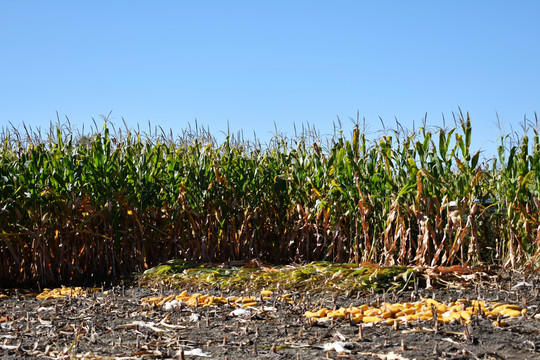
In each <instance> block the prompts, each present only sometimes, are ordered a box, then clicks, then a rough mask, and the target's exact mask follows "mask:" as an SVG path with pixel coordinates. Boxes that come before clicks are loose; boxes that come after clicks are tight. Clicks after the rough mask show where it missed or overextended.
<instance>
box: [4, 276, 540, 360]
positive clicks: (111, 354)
mask: <svg viewBox="0 0 540 360" xmlns="http://www.w3.org/2000/svg"><path fill="white" fill-rule="evenodd" d="M499 279H500V281H499V282H498V283H497V284H483V285H482V286H475V287H468V288H465V289H460V290H459V289H456V290H452V289H442V288H439V289H417V291H414V290H408V291H403V292H401V293H395V292H394V293H386V294H373V293H369V292H366V293H358V294H355V295H353V296H337V297H334V296H332V295H330V294H327V295H324V294H323V295H313V296H306V294H302V293H295V294H293V295H294V297H295V298H296V299H297V300H298V304H297V305H291V304H289V303H286V302H282V301H277V300H275V298H274V299H273V300H266V301H265V302H264V306H266V309H263V306H261V307H260V308H258V307H256V308H252V309H251V310H250V311H249V313H248V314H244V315H241V316H235V315H233V314H232V311H233V310H234V309H235V308H233V307H230V306H228V305H225V306H220V307H208V308H189V307H182V308H177V309H174V310H169V311H167V310H165V309H164V308H160V307H150V306H145V305H144V304H142V302H141V298H142V297H145V296H150V295H155V294H162V295H167V294H173V293H175V294H178V293H179V290H165V289H151V288H144V287H139V286H137V285H136V284H135V283H132V284H131V285H124V286H123V285H115V286H112V287H109V288H108V289H104V290H108V292H107V294H105V293H104V292H102V291H99V292H96V293H94V294H93V295H91V296H88V297H67V298H64V299H53V300H38V299H36V298H35V295H32V294H31V293H30V292H29V291H28V290H2V291H1V293H2V294H3V295H4V296H3V297H2V298H1V299H0V356H1V358H2V359H24V358H36V357H40V358H49V359H59V358H64V359H78V358H81V359H119V358H120V359H122V358H123V359H154V358H157V359H162V358H163V359H204V358H206V357H203V356H201V355H207V356H208V358H212V359H327V358H332V359H338V358H339V359H540V319H539V317H538V316H535V315H537V314H538V312H539V309H540V308H539V305H540V300H539V299H538V290H539V286H540V282H539V281H538V278H536V279H532V278H528V279H527V280H526V283H524V282H523V281H518V280H520V279H517V278H512V276H511V274H505V275H502V276H501V277H500V278H499ZM193 290H194V291H196V290H198V289H193ZM211 292H213V293H214V294H218V291H217V290H213V291H211ZM225 295H228V294H225ZM231 295H232V293H231ZM250 295H251V294H250ZM423 297H431V298H435V299H437V300H439V301H442V302H451V301H453V300H457V299H460V298H469V299H481V300H484V301H501V302H506V303H512V304H518V305H520V306H524V307H527V309H528V312H527V314H526V315H525V316H523V317H521V316H520V317H518V318H516V319H513V320H509V321H508V326H506V327H495V326H493V320H489V319H485V318H482V317H478V318H476V319H474V320H473V322H472V323H471V324H470V325H468V326H465V325H462V324H455V325H443V324H435V323H433V322H419V323H410V324H408V325H407V326H401V327H399V328H398V329H395V328H394V327H393V326H384V325H374V326H366V325H364V326H363V327H362V334H361V335H362V336H360V334H359V333H360V328H359V326H358V325H354V324H351V323H350V322H349V321H347V320H339V321H335V322H333V323H332V322H325V323H317V322H312V321H309V319H307V318H306V317H305V316H304V312H305V311H306V310H309V309H310V308H311V307H315V306H319V307H320V306H321V305H322V306H327V307H333V306H337V307H340V306H349V305H350V304H351V303H352V304H353V306H356V305H360V304H365V303H370V304H372V303H374V302H376V301H388V302H398V301H399V302H406V301H411V300H414V299H421V298H423ZM377 298H378V299H377ZM332 344H333V346H332ZM336 350H337V351H336Z"/></svg>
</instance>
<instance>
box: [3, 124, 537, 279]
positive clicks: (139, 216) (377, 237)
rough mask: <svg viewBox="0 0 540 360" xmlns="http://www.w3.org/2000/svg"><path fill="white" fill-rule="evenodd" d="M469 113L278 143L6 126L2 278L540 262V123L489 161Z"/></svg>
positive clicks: (505, 140) (503, 144)
mask: <svg viewBox="0 0 540 360" xmlns="http://www.w3.org/2000/svg"><path fill="white" fill-rule="evenodd" d="M455 120H456V127H455V128H453V129H438V130H436V131H430V130H429V129H427V128H426V127H423V128H421V129H420V130H419V131H417V132H414V133H408V134H405V133H404V132H399V131H386V132H385V133H384V135H382V136H381V137H379V138H378V139H376V140H369V139H368V137H367V135H366V134H365V133H362V132H361V131H360V130H359V127H358V126H356V128H355V129H354V130H353V132H352V134H351V136H350V139H349V138H347V137H346V136H345V135H343V134H342V133H341V132H338V133H337V135H336V136H335V137H334V138H332V139H330V140H328V141H327V144H326V145H323V144H321V142H320V141H319V140H320V139H317V138H316V137H315V136H312V137H309V136H303V135H301V136H298V137H297V138H296V139H293V140H288V139H286V138H284V137H283V136H279V135H276V137H275V138H274V139H272V141H271V142H270V143H269V144H268V145H267V146H264V147H263V146H261V145H257V142H244V141H241V139H239V138H238V137H237V138H235V137H234V136H232V137H227V139H226V140H225V141H224V142H223V143H222V144H220V145H217V144H216V141H215V140H214V139H213V138H212V137H211V136H209V134H208V133H205V132H204V131H203V132H200V131H199V129H196V130H195V131H193V130H192V131H191V132H184V134H182V135H181V136H180V137H179V138H177V139H174V138H173V136H172V135H171V136H166V135H165V134H164V133H163V132H162V133H157V132H155V133H154V134H152V133H151V132H150V133H149V134H145V133H141V132H140V130H138V131H132V130H126V131H124V132H122V131H121V130H114V125H111V124H110V123H108V122H107V121H105V125H104V127H103V129H102V130H101V131H97V126H96V130H95V131H94V133H93V134H92V135H91V136H82V135H79V136H77V137H75V136H74V135H73V133H72V132H71V131H70V130H69V127H68V126H57V127H56V128H54V127H52V126H51V131H50V134H49V135H48V137H47V139H46V140H42V138H41V136H38V135H39V134H34V133H31V132H30V131H27V132H26V135H23V134H22V133H20V132H19V131H18V130H16V129H10V130H8V129H4V130H3V133H2V142H1V147H0V152H1V158H0V285H2V286H18V285H24V284H26V285H28V284H30V285H36V284H40V285H50V284H58V283H63V284H67V283H71V282H93V283H95V282H97V281H101V280H103V279H105V278H108V277H114V276H120V275H126V274H130V273H132V272H134V271H142V270H144V269H147V268H148V267H150V266H154V265H156V264H158V263H160V262H163V261H165V260H169V259H172V258H181V259H186V260H190V261H198V262H226V261H234V260H244V259H252V258H258V259H261V260H264V261H267V262H270V263H274V264H283V263H290V262H311V261H316V260H327V261H334V262H352V263H357V264H358V263H361V262H372V263H378V264H381V265H394V264H399V265H412V264H414V265H426V266H435V265H454V264H466V265H474V264H478V263H488V264H497V265H503V266H507V267H513V268H519V267H521V268H523V267H525V266H528V267H532V266H535V265H537V264H538V261H539V257H540V252H539V245H540V231H539V229H540V216H539V215H540V214H539V208H540V201H539V199H538V198H539V194H538V192H539V188H540V187H539V183H540V142H539V136H538V133H537V130H535V129H533V131H534V136H533V139H532V142H531V143H530V142H529V138H528V136H526V135H523V136H522V137H521V138H520V139H518V141H517V142H516V141H511V140H512V139H511V138H510V137H509V136H502V137H500V138H499V140H500V146H499V147H498V157H497V158H493V159H491V160H488V161H484V162H481V161H480V152H476V153H472V152H471V150H470V147H471V136H472V135H471V132H472V127H471V121H470V119H469V117H468V115H467V116H463V115H462V114H460V115H458V116H457V117H456V119H455ZM111 129H113V130H114V134H111V132H110V130H111ZM55 130H56V131H55ZM389 134H392V135H393V136H390V135H389ZM304 135H305V134H304ZM309 144H312V145H309Z"/></svg>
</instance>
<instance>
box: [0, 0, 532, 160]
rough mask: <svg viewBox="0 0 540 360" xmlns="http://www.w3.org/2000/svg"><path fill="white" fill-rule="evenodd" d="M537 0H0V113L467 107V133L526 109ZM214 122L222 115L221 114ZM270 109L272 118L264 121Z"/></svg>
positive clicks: (243, 121) (479, 144) (373, 119)
mask: <svg viewBox="0 0 540 360" xmlns="http://www.w3.org/2000/svg"><path fill="white" fill-rule="evenodd" d="M538 14H540V2H539V1H534V0H531V1H525V0H516V1H496V0H489V1H459V0H457V1H444V2H443V1H397V0H396V1H360V0H357V1H316V0H310V1H301V0H298V1H280V0H274V1H204V0H198V1H139V0H131V1H122V0H117V1H25V0H21V1H8V0H0V44H1V49H2V52H1V54H2V56H1V57H0V72H1V73H0V75H1V78H2V80H1V82H0V86H1V87H0V108H1V113H0V125H1V126H2V127H4V126H8V124H9V123H12V124H13V125H15V126H16V127H20V126H21V125H22V124H23V123H24V124H26V125H27V126H32V127H42V128H48V124H49V122H50V121H56V112H57V111H58V113H59V114H60V116H62V117H64V116H68V117H69V118H70V120H71V123H72V124H73V125H74V126H76V127H79V128H80V127H82V125H83V124H85V127H86V129H88V126H89V125H90V124H91V123H92V118H95V119H99V116H100V115H101V114H108V113H109V112H110V111H112V118H113V121H114V122H115V123H116V124H122V121H121V118H122V117H123V118H124V119H125V120H126V122H127V123H128V125H129V126H132V127H135V126H136V124H137V123H138V124H141V126H142V127H143V128H146V127H147V124H148V121H150V122H151V124H152V125H159V126H161V127H162V128H164V129H166V130H168V129H172V130H173V132H175V133H179V132H180V131H181V130H182V129H184V128H186V127H187V125H188V123H191V124H192V125H193V124H194V120H195V119H197V120H198V123H199V124H202V125H204V126H208V127H209V128H210V130H211V131H212V132H213V133H215V134H216V135H219V133H220V132H222V131H225V130H227V126H229V128H230V130H231V131H233V132H236V131H239V130H243V132H244V135H245V136H246V138H251V135H252V134H253V131H255V132H256V134H257V136H258V137H259V138H261V139H262V140H263V141H264V140H268V139H269V138H270V137H271V136H272V134H274V131H275V130H274V129H275V127H274V126H277V128H278V129H279V130H280V131H281V132H283V133H286V134H288V135H290V136H292V135H294V132H293V123H295V124H296V125H297V127H301V125H302V124H306V123H309V124H313V125H315V127H316V128H317V129H319V130H320V132H321V133H322V134H329V133H331V132H332V129H333V124H334V123H335V122H336V119H337V117H339V118H340V119H341V120H342V123H343V125H344V128H345V130H346V131H348V130H350V129H351V128H352V123H351V121H350V120H349V119H350V118H356V115H357V113H358V114H359V115H360V117H361V118H363V117H365V118H366V122H367V124H368V125H369V129H370V131H371V132H373V133H375V134H376V132H377V131H378V130H380V129H381V128H382V125H381V123H380V120H379V117H381V118H382V119H383V120H384V122H385V125H386V126H388V127H394V126H395V120H394V119H395V118H397V119H398V120H399V121H400V123H401V124H402V125H403V126H405V127H407V128H409V129H412V127H413V122H414V123H415V126H416V128H418V126H419V125H420V124H421V122H422V118H423V117H424V114H425V113H427V114H428V118H427V124H428V125H430V126H440V125H442V116H441V114H444V115H445V117H446V119H447V124H448V123H450V119H451V118H452V113H453V112H457V111H458V107H460V108H461V109H462V110H463V111H464V112H466V111H468V112H470V114H471V119H472V122H473V147H475V148H483V149H485V150H486V151H487V152H488V153H489V152H493V149H494V143H493V142H494V141H495V140H496V139H497V137H498V136H499V131H498V129H497V128H496V126H495V125H494V123H495V122H496V121H497V116H496V114H497V113H498V114H499V117H500V118H501V119H502V120H503V122H504V124H505V129H506V131H510V128H511V127H512V128H513V129H514V130H516V131H518V132H521V128H520V126H519V123H520V122H522V121H523V119H524V116H525V115H526V116H527V118H529V119H531V120H534V112H535V111H540V66H538V65H537V63H538V61H539V60H538V59H540V28H539V27H538V19H537V17H538ZM227 124H228V125H227ZM274 124H275V125H274Z"/></svg>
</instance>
